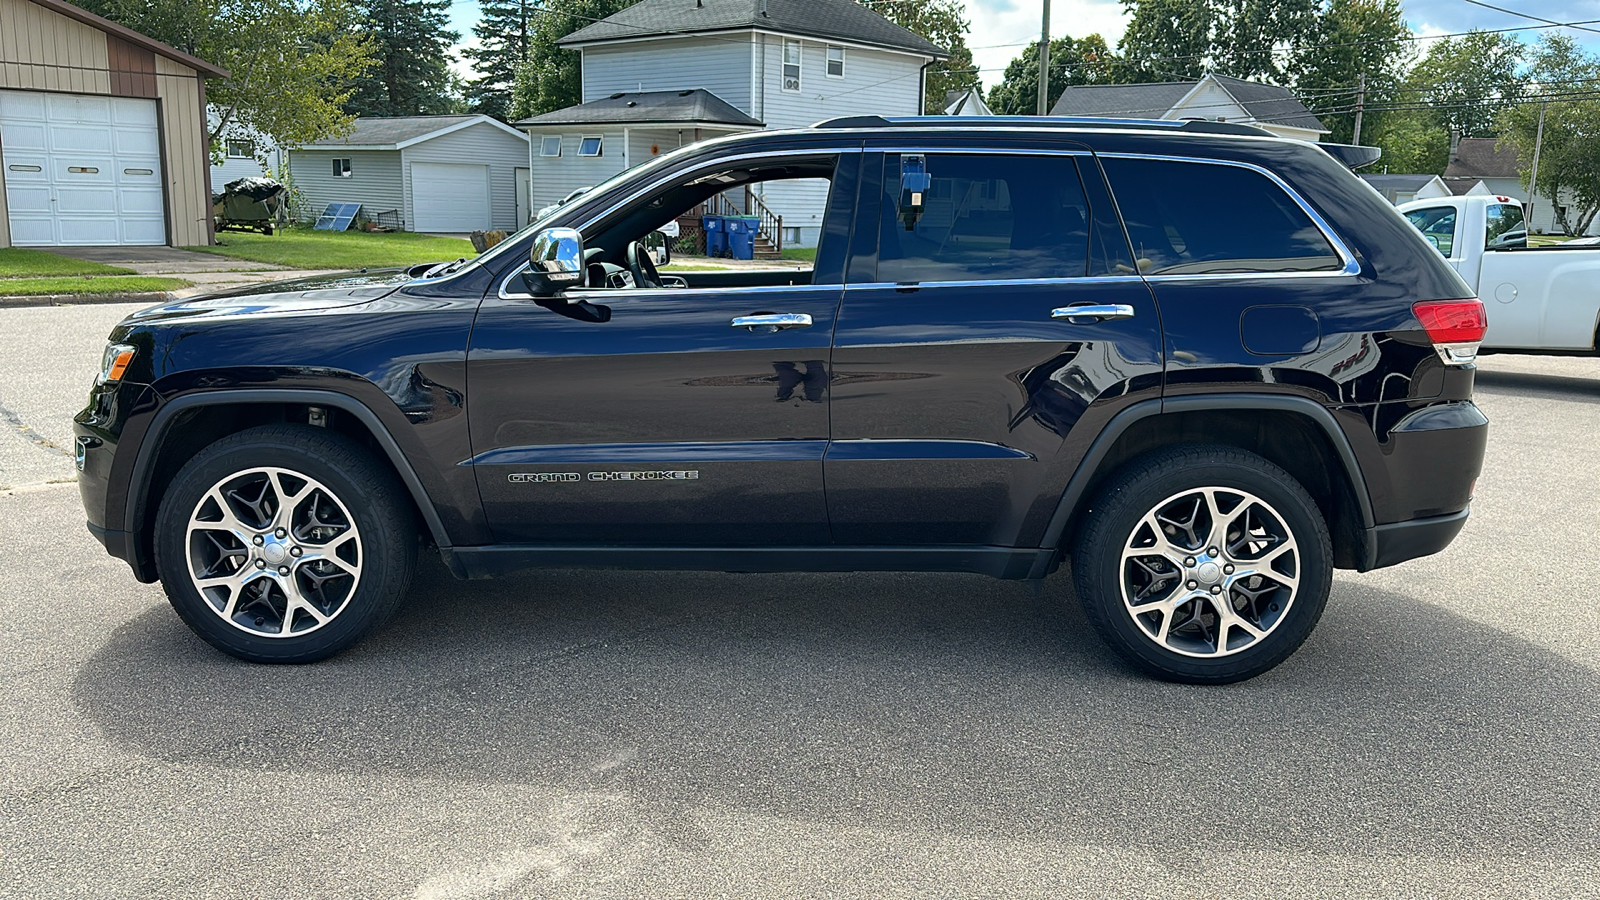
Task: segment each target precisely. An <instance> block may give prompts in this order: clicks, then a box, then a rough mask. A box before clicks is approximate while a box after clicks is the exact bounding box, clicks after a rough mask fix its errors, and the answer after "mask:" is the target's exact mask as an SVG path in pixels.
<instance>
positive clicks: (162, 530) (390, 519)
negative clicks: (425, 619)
mask: <svg viewBox="0 0 1600 900" xmlns="http://www.w3.org/2000/svg"><path fill="white" fill-rule="evenodd" d="M403 490H404V489H403V488H402V487H401V485H400V484H399V482H398V481H397V480H396V479H395V477H394V476H393V474H392V473H391V472H389V471H388V469H387V468H385V467H382V466H379V465H378V464H376V463H375V462H374V460H373V459H372V457H371V456H370V455H369V454H368V453H367V452H366V451H365V450H364V449H362V448H361V447H360V446H359V445H357V444H356V443H355V442H353V441H351V440H350V439H348V438H346V437H344V436H342V435H339V434H336V433H331V432H328V431H326V430H324V429H320V428H308V427H304V426H293V425H273V426H265V427H260V428H252V429H250V430H248V431H243V432H240V433H238V434H234V435H230V436H228V437H225V438H223V439H221V440H219V441H217V442H216V443H215V444H212V445H211V446H209V447H207V448H205V449H204V450H201V451H200V452H199V453H198V454H196V455H195V457H194V458H193V459H191V460H190V461H189V462H188V463H187V464H186V465H184V467H183V468H182V469H180V470H179V471H178V474H177V476H176V477H175V478H174V479H173V481H172V484H171V486H170V487H169V488H168V489H167V492H166V496H165V497H164V498H163V499H162V501H161V507H160V511H159V512H158V513H157V517H156V540H155V543H156V566H157V568H158V570H159V572H160V574H161V583H162V586H163V587H164V588H165V589H166V592H167V598H168V599H169V600H170V601H171V602H172V606H173V608H174V609H176V610H177V612H178V615H179V616H181V617H182V618H183V620H184V622H185V623H187V624H188V626H189V627H190V628H192V629H193V630H194V631H195V633H196V634H198V635H200V637H202V638H204V639H205V640H206V641H207V642H209V643H210V644H212V645H213V646H215V647H217V648H218V649H220V650H223V651H224V652H226V653H230V654H232V655H234V656H237V657H239V658H240V659H245V660H250V661H251V662H263V663H303V662H314V661H316V660H319V659H323V658H326V657H328V656H332V655H333V654H335V653H338V652H339V651H341V650H343V649H345V648H346V647H349V646H350V645H351V644H354V643H355V642H356V641H357V640H359V639H360V638H361V637H362V636H364V635H365V634H367V633H368V632H370V631H372V630H373V629H374V628H376V627H378V626H379V625H381V624H382V623H383V622H384V621H385V620H387V619H388V618H389V616H390V615H392V614H393V613H394V611H395V610H396V609H397V608H398V607H399V604H400V601H401V599H402V598H403V596H404V594H405V592H406V588H407V587H408V585H409V584H410V582H411V577H412V575H413V573H414V572H415V570H416V561H417V549H418V532H417V526H416V521H415V516H414V515H413V513H412V509H411V506H410V503H409V502H408V501H407V499H406V498H405V495H404V493H403Z"/></svg>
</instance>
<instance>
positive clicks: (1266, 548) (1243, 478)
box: [1072, 446, 1333, 684]
mask: <svg viewBox="0 0 1600 900" xmlns="http://www.w3.org/2000/svg"><path fill="white" fill-rule="evenodd" d="M1072 571H1073V580H1074V584H1075V586H1076V588H1077V593H1078V598H1079V600H1080V601H1081V602H1082V603H1083V607H1084V611H1085V612H1086V613H1087V614H1088V617H1089V621H1090V622H1092V623H1094V626H1095V628H1096V630H1098V631H1099V632H1100V635H1101V637H1103V638H1104V639H1105V641H1106V643H1107V644H1109V645H1110V646H1111V648H1112V649H1113V650H1114V651H1116V652H1117V653H1118V654H1119V655H1120V656H1122V657H1123V658H1124V659H1126V660H1127V661H1128V662H1130V663H1132V664H1133V665H1135V666H1136V667H1138V668H1140V669H1142V670H1144V671H1145V672H1147V673H1149V674H1151V675H1154V676H1156V677H1157V678H1162V679H1166V680H1168V681H1181V682H1187V683H1190V684H1227V683H1231V682H1235V681H1243V680H1245V679H1247V678H1253V677H1255V676H1256V675H1259V674H1261V673H1262V672H1265V671H1267V670H1268V669H1270V668H1272V667H1273V666H1276V665H1277V664H1278V663H1280V662H1283V660H1284V659H1286V658H1288V656H1289V654H1291V653H1293V652H1294V651H1295V649H1296V648H1298V647H1299V646H1300V644H1301V643H1302V642H1303V641H1305V639H1306V636H1307V635H1309V634H1310V633H1311V629H1312V628H1313V627H1314V626H1315V625H1316V624H1317V619H1318V618H1320V617H1321V616H1322V609H1323V606H1324V605H1326V603H1327V600H1328V589H1329V586H1330V584H1331V580H1332V574H1333V548H1332V545H1331V542H1330V541H1329V539H1328V528H1327V525H1326V524H1325V523H1324V522H1323V519H1322V514H1321V512H1320V511H1319V510H1318V509H1317V505H1316V503H1315V502H1313V501H1312V499H1311V497H1310V495H1309V494H1307V493H1306V491H1305V488H1303V487H1301V486H1300V483H1299V482H1297V481H1296V480H1295V479H1294V478H1293V477H1292V476H1291V475H1290V474H1289V473H1288V472H1285V471H1284V470H1283V469H1280V468H1279V467H1277V466H1275V465H1273V464H1272V463H1270V462H1268V461H1266V460H1265V459H1262V458H1261V457H1259V456H1257V455H1255V454H1253V453H1247V452H1245V451H1242V450H1237V449H1234V448H1230V447H1219V446H1199V447H1183V448H1175V449H1171V450H1163V451H1157V452H1156V453H1153V454H1151V455H1149V456H1146V457H1144V458H1143V459H1141V460H1138V461H1136V462H1134V463H1132V464H1131V465H1129V466H1128V467H1127V468H1126V469H1124V470H1123V471H1122V472H1120V473H1118V474H1117V475H1115V476H1113V478H1112V480H1111V482H1110V483H1109V484H1107V485H1106V486H1105V487H1104V488H1103V489H1102V490H1101V491H1100V492H1099V494H1098V495H1097V496H1096V498H1095V500H1094V503H1093V506H1092V507H1091V509H1090V512H1089V519H1088V521H1087V522H1086V523H1085V527H1084V528H1083V529H1081V530H1080V531H1079V533H1078V540H1077V542H1076V545H1075V546H1074V548H1073V555H1072Z"/></svg>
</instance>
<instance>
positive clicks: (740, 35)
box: [516, 0, 949, 246]
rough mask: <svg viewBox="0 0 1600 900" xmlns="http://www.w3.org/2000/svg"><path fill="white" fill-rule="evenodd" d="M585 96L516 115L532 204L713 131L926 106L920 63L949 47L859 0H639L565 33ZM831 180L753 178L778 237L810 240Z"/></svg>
mask: <svg viewBox="0 0 1600 900" xmlns="http://www.w3.org/2000/svg"><path fill="white" fill-rule="evenodd" d="M560 45H561V46H562V47H565V48H567V49H570V50H576V51H577V52H578V53H580V54H581V55H582V60H581V65H582V82H583V102H582V103H580V104H578V105H576V106H572V107H569V108H567V109H563V110H557V111H555V112H552V113H547V114H546V115H543V116H535V117H533V118H531V119H525V120H523V121H520V122H517V123H516V125H517V127H519V128H522V129H524V130H526V131H527V132H528V133H529V134H530V135H531V136H532V138H533V141H532V144H531V145H530V148H529V150H530V153H531V159H530V163H529V165H530V167H531V169H532V176H533V178H532V180H533V186H532V194H533V208H534V209H538V208H540V207H541V206H544V205H547V204H550V203H554V202H556V201H558V200H560V199H561V198H563V197H565V196H566V195H567V194H569V193H570V192H571V191H572V190H573V189H575V188H578V187H584V186H587V185H592V184H595V183H597V182H598V181H600V180H602V179H603V178H606V177H609V176H610V175H613V174H615V173H617V172H620V171H622V170H623V169H624V168H627V167H629V166H633V165H638V164H639V163H640V162H643V161H644V160H646V159H649V158H650V157H651V156H652V155H654V154H657V153H660V152H663V151H665V150H668V149H671V148H673V147H677V146H679V145H680V144H684V143H690V142H693V141H696V140H701V139H703V138H707V137H712V136H715V135H719V134H727V133H730V132H734V131H739V130H747V129H754V128H798V127H804V126H808V125H813V124H815V123H817V122H819V121H821V120H823V119H830V118H834V117H837V116H851V115H881V116H910V115H920V114H921V112H922V98H923V96H924V81H925V79H926V67H927V66H928V64H929V63H932V62H934V61H935V60H938V59H944V58H946V57H947V56H948V55H949V54H947V53H946V52H945V51H943V50H941V49H939V48H938V47H936V46H934V45H933V44H931V43H929V42H928V41H927V40H926V39H925V38H923V37H921V36H920V35H917V34H915V33H913V32H911V31H908V30H906V29H905V28H902V27H900V26H899V25H896V24H894V23H893V22H890V21H889V20H887V19H885V18H883V17H882V16H880V15H878V14H877V13H875V12H873V11H872V10H870V9H868V8H867V7H865V6H863V5H861V4H859V3H856V2H854V0H643V2H641V3H637V4H635V5H633V6H630V7H628V8H627V9H624V10H622V11H621V12H618V13H616V14H615V15H612V16H609V17H607V18H605V19H603V20H601V21H599V22H595V23H592V24H590V25H588V26H586V27H584V28H581V29H579V30H578V31H575V32H573V33H572V34H570V35H567V36H566V37H565V38H562V39H561V41H560ZM826 199H827V185H826V184H825V183H822V182H820V181H815V180H812V181H791V182H784V183H773V184H770V185H758V186H757V187H756V188H755V189H754V195H753V196H752V197H751V198H750V202H751V203H753V204H755V205H756V206H758V207H764V208H765V209H764V210H763V209H752V210H751V211H752V212H768V213H771V214H772V216H771V217H768V220H769V221H773V220H775V217H776V216H781V217H782V219H783V226H782V233H781V234H777V235H764V236H765V237H768V238H769V240H773V239H775V240H773V242H774V243H776V242H777V241H781V242H782V243H783V245H785V246H791V245H794V246H814V245H815V244H816V241H817V238H818V236H819V232H820V230H821V224H822V209H823V204H824V203H825V202H826Z"/></svg>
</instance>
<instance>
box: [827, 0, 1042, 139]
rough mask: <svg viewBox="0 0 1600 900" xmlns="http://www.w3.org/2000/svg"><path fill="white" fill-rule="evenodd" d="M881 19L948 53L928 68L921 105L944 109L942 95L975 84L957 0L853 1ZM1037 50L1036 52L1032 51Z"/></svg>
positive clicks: (962, 11) (967, 27)
mask: <svg viewBox="0 0 1600 900" xmlns="http://www.w3.org/2000/svg"><path fill="white" fill-rule="evenodd" d="M857 2H859V3H861V5H863V6H865V7H867V8H868V9H871V10H872V11H873V12H876V13H877V14H878V15H881V16H883V17H884V18H885V19H888V20H889V21H891V22H893V23H895V24H896V25H899V26H900V27H902V28H905V29H907V30H909V31H914V32H916V33H917V34H919V35H922V36H923V37H925V38H927V39H928V40H929V41H931V42H932V43H933V44H934V46H936V47H939V48H941V49H943V50H945V51H947V52H948V53H949V54H950V58H949V59H945V60H941V61H939V62H936V63H934V64H933V65H931V66H929V67H928V83H927V95H926V97H925V98H924V99H923V108H924V109H925V110H927V111H928V112H936V111H938V110H940V109H943V108H944V98H945V95H946V94H948V93H949V92H950V91H962V90H967V89H969V88H976V87H979V86H980V84H979V80H978V70H977V68H976V67H975V66H974V65H973V64H972V51H971V50H969V49H967V32H968V31H970V30H971V29H972V26H971V24H970V23H968V22H967V17H966V11H965V8H964V7H963V6H962V4H961V2H960V0H919V2H906V0H857ZM1036 52H1037V51H1036Z"/></svg>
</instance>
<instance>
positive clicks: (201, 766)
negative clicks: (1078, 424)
mask: <svg viewBox="0 0 1600 900" xmlns="http://www.w3.org/2000/svg"><path fill="white" fill-rule="evenodd" d="M128 311H129V310H128V309H126V308H116V307H105V306H101V307H71V308H40V309H12V310H0V486H4V489H3V490H0V646H3V647H4V648H5V649H4V653H3V654H0V684H3V689H4V697H5V707H4V715H0V896H5V897H95V898H105V897H124V896H126V897H202V896H204V897H252V898H265V897H295V898H301V897H307V898H310V897H401V898H405V897H415V898H477V897H616V898H637V897H712V896H724V897H769V896H770V897H813V896H863V897H892V896H918V897H922V896H952V897H954V896H960V897H1017V896H1039V897H1044V896H1050V897H1058V896H1063V895H1076V896H1082V897H1229V898H1258V897H1259V898H1275V900H1276V898H1283V897H1316V896H1346V897H1363V898H1369V897H1439V896H1472V897H1593V896H1600V879H1597V876H1596V875H1595V866H1594V858H1595V855H1596V853H1597V852H1600V771H1597V762H1596V760H1597V758H1600V690H1597V687H1600V677H1597V671H1596V669H1597V666H1600V603H1597V600H1600V588H1597V586H1596V579H1595V571H1596V570H1595V565H1596V558H1597V550H1600V540H1597V535H1600V502H1597V490H1596V484H1595V473H1596V471H1597V466H1596V457H1597V452H1600V451H1597V449H1596V439H1597V437H1600V360H1587V359H1574V360H1566V359H1549V358H1534V357H1490V358H1487V359H1486V360H1485V361H1484V362H1483V364H1482V370H1481V372H1480V375H1479V381H1478V385H1479V393H1478V399H1479V402H1480V405H1481V406H1482V407H1483V409H1484V410H1485V412H1487V414H1488V415H1489V417H1490V419H1491V420H1492V421H1493V426H1492V434H1491V437H1490V443H1489V458H1488V462H1487V469H1486V471H1485V473H1484V476H1483V478H1482V479H1481V480H1480V482H1479V489H1478V499H1477V502H1476V504H1475V506H1474V513H1473V516H1472V519H1471V520H1470V522H1469V524H1468V525H1467V527H1466V530H1465V531H1464V532H1463V533H1462V535H1461V537H1460V538H1459V539H1458V540H1457V541H1456V542H1455V544H1454V545H1452V546H1451V547H1450V549H1449V550H1447V551H1446V552H1444V553H1442V554H1440V555H1438V556H1436V557H1433V558H1430V559H1426V560H1420V561H1416V562H1413V563H1410V564H1407V565H1403V566H1400V567H1397V568H1394V569H1389V570H1385V571H1382V572H1377V573H1371V574H1367V575H1356V574H1353V573H1348V572H1341V573H1339V574H1338V575H1337V576H1336V578H1335V580H1334V587H1333V597H1332V600H1331V601H1330V603H1329V606H1328V611H1327V613H1326V615H1325V616H1324V617H1323V620H1322V623H1321V625H1320V626H1319V627H1318V629H1317V631H1316V632H1315V633H1314V634H1313V635H1312V637H1311V639H1310V640H1309V641H1308V642H1307V644H1306V645H1305V646H1304V647H1303V648H1302V649H1301V650H1300V652H1299V653H1298V654H1297V655H1295V656H1294V657H1293V658H1291V659H1290V660H1289V661H1288V662H1287V663H1285V664H1284V665H1282V666H1281V667H1279V668H1278V669H1276V670H1274V671H1273V672H1270V673H1268V674H1267V675H1264V676H1262V677H1260V678H1257V679H1255V680H1253V681H1250V682H1247V683H1245V684H1241V685H1235V686H1231V687H1221V688H1199V687H1189V686H1181V685H1169V684H1163V683H1159V682H1154V681H1150V680H1148V679H1145V678H1143V677H1141V676H1138V675H1135V674H1132V673H1131V672H1129V671H1128V670H1126V669H1125V668H1123V667H1122V666H1121V665H1119V664H1118V662H1117V661H1116V660H1115V659H1114V658H1113V657H1112V656H1111V655H1110V654H1109V653H1108V652H1107V651H1106V650H1105V649H1103V648H1102V647H1101V645H1100V644H1099V642H1098V640H1097V639H1096V638H1095V637H1094V635H1093V634H1092V633H1090V632H1089V631H1088V630H1087V625H1086V623H1085V621H1084V619H1083V616H1082V615H1081V614H1080V613H1079V611H1078V609H1077V607H1076V601H1075V599H1074V598H1073V597H1072V591H1071V587H1070V584H1069V579H1068V577H1067V575H1066V573H1065V572H1063V573H1059V574H1057V575H1056V576H1054V577H1053V578H1051V579H1050V580H1049V581H1047V582H1046V583H1045V585H1044V588H1043V590H1042V591H1041V592H1038V593H1036V592H1035V591H1033V590H1031V589H1030V588H1029V587H1028V586H1027V585H1023V584H1015V583H1007V582H999V581H992V580H988V579H985V578H982V577H978V576H952V575H896V574H887V575H879V574H874V575H724V574H696V573H616V572H598V573H593V572H567V571H552V572H545V573H541V574H537V575H532V576H528V577H522V578H516V579H508V580H502V581H493V582H472V583H463V582H456V581H454V580H452V579H451V578H450V577H449V576H448V575H447V574H445V573H444V572H443V570H442V569H441V568H440V567H439V566H438V565H437V564H431V565H428V566H425V567H424V572H423V574H422V576H421V577H420V579H419V583H418V585H417V586H416V588H415V590H414V593H413V597H412V599H411V601H410V602H409V604H408V606H407V607H406V609H405V611H404V612H403V613H402V614H401V615H400V616H399V618H398V619H397V620H396V621H395V622H394V623H393V624H391V625H390V626H389V627H388V628H387V629H385V630H384V631H383V632H382V633H380V634H379V635H377V636H376V637H375V638H373V639H370V640H368V641H367V642H365V643H364V644H362V645H360V646H358V647H357V648H356V649H354V650H353V651H351V652H348V653H346V654H344V655H342V656H340V657H337V658H335V659H333V660H331V661H329V662H326V663H323V664H319V665H314V666H305V667H299V668H283V667H276V668H264V667H257V666H252V665H248V664H244V663H239V662H235V661H233V660H231V659H228V658H226V657H224V656H222V655H220V654H218V653H217V652H215V651H213V650H212V649H211V648H210V647H209V646H207V645H205V644H203V643H202V642H201V641H199V640H198V639H197V638H195V637H193V636H192V635H191V634H190V633H189V632H188V630H187V629H186V628H185V627H184V626H183V625H182V623H180V622H179V620H178V619H177V617H176V616H175V615H174V614H173V613H172V611H171V610H170V608H169V607H168V606H167V604H166V602H165V599H164V598H163V595H162V593H161V590H160V588H159V587H157V586H151V585H140V584H138V583H136V582H135V581H134V580H133V578H132V577H131V576H130V574H129V573H128V570H127V568H126V566H124V565H123V564H122V563H120V562H117V561H115V560H112V559H110V558H109V557H107V556H106V555H105V554H104V552H103V551H102V550H101V549H100V548H99V546H98V545H97V544H95V543H94V541H93V540H92V539H91V538H90V537H89V535H88V534H87V532H86V531H85V530H84V528H83V518H82V511H81V509H80V506H79V502H78V496H77V490H76V487H75V486H74V485H72V484H70V483H57V482H63V481H68V482H70V479H71V478H72V474H73V469H72V464H71V460H70V458H69V457H68V455H67V453H66V452H65V450H64V448H69V447H70V427H69V426H70V417H71V415H72V413H73V412H74V411H76V409H77V408H78V407H79V406H80V405H81V403H82V400H83V396H84V394H85V389H86V388H87V385H88V383H89V380H90V378H91V376H92V373H93V371H94V368H95V366H96V365H97V364H98V359H99V352H100V346H101V343H102V341H103V338H104V335H105V333H106V332H107V330H108V329H109V327H110V326H111V324H112V323H113V322H114V321H115V320H116V319H118V318H119V317H120V316H121V315H123V314H125V313H126V312H128Z"/></svg>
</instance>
